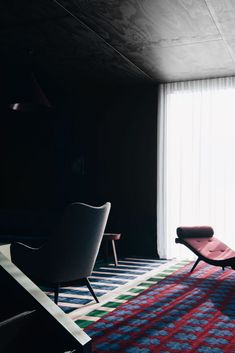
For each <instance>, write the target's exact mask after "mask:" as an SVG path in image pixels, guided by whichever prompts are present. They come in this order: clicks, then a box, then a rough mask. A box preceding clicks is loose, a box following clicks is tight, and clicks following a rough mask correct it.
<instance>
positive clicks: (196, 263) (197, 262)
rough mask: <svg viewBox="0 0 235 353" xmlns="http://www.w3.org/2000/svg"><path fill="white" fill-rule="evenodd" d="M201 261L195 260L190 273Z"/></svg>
mask: <svg viewBox="0 0 235 353" xmlns="http://www.w3.org/2000/svg"><path fill="white" fill-rule="evenodd" d="M200 261H201V259H199V258H198V259H197V260H196V262H195V264H194V265H193V267H192V268H191V270H190V272H193V270H194V269H195V267H196V266H197V265H198V264H199V262H200Z"/></svg>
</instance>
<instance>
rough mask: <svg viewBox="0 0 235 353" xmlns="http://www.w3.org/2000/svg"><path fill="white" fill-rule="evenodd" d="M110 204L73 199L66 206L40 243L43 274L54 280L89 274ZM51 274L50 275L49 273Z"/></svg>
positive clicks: (96, 253)
mask: <svg viewBox="0 0 235 353" xmlns="http://www.w3.org/2000/svg"><path fill="white" fill-rule="evenodd" d="M110 207H111V204H110V203H109V202H107V203H105V204H104V205H103V206H100V207H95V206H90V205H87V204H85V203H79V202H75V203H72V204H70V205H68V206H67V208H66V210H65V213H64V216H63V217H62V219H61V223H60V225H59V226H58V228H57V229H56V231H55V232H54V234H53V236H52V237H51V238H50V240H49V241H48V243H47V244H45V245H44V247H43V249H42V252H41V255H42V261H43V257H44V258H45V259H46V258H47V259H48V258H49V259H50V260H49V264H48V268H47V272H48V273H47V276H48V277H51V278H53V279H54V280H56V281H58V282H66V281H68V282H69V281H72V280H76V279H79V278H84V277H89V276H90V275H91V272H92V270H93V267H94V265H95V261H96V258H97V255H98V251H99V248H100V244H101V241H102V237H103V234H104V231H105V227H106V223H107V220H108V216H109V212H110ZM50 273H51V274H50Z"/></svg>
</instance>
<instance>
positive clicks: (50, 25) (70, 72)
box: [0, 0, 235, 92]
mask: <svg viewBox="0 0 235 353" xmlns="http://www.w3.org/2000/svg"><path fill="white" fill-rule="evenodd" d="M0 60H1V61H2V67H4V65H6V64H7V65H8V66H9V67H11V66H12V65H13V66H17V67H19V68H20V67H21V66H24V67H26V66H28V67H30V69H32V70H34V71H36V72H39V73H43V75H44V77H46V78H47V79H48V84H50V82H49V80H53V81H55V84H54V87H56V86H58V87H62V86H65V88H66V87H67V90H68V92H69V91H71V90H73V89H74V87H76V85H77V82H78V81H80V80H81V81H86V80H87V81H91V82H93V81H96V82H97V81H98V83H99V82H100V83H101V82H113V83H114V84H115V83H117V82H118V83H125V82H126V83H129V82H132V83H136V82H137V81H141V82H150V83H152V82H169V81H176V80H177V81H178V80H187V79H199V78H204V77H218V76H227V75H235V1H234V0H109V1H107V0H41V1H36V0H32V1H26V0H22V1H16V0H4V1H1V4H0Z"/></svg>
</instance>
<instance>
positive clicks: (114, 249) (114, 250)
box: [112, 240, 118, 266]
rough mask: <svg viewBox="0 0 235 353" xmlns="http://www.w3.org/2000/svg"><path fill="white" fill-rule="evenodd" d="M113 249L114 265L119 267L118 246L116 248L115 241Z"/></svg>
mask: <svg viewBox="0 0 235 353" xmlns="http://www.w3.org/2000/svg"><path fill="white" fill-rule="evenodd" d="M112 248H113V259H114V263H115V266H117V265H118V260H117V252H116V246H115V241H114V240H112Z"/></svg>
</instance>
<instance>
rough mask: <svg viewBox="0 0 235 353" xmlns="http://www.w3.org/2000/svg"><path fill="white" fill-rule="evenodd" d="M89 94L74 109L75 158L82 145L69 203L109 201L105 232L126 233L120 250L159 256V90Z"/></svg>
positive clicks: (135, 88)
mask: <svg viewBox="0 0 235 353" xmlns="http://www.w3.org/2000/svg"><path fill="white" fill-rule="evenodd" d="M88 96H89V99H88V101H87V98H85V97H84V98H83V99H80V101H81V104H78V105H79V108H76V107H74V110H76V111H77V118H78V119H77V126H76V128H75V125H76V124H75V125H74V127H73V133H74V134H75V135H76V136H77V138H73V140H74V141H75V145H74V149H73V154H74V155H75V156H76V148H77V147H78V145H79V144H80V147H79V148H78V149H77V157H76V158H75V163H73V164H74V165H73V172H72V173H71V179H70V181H69V182H68V185H69V199H70V201H73V200H78V199H83V200H84V201H85V202H89V203H91V204H94V205H100V204H102V203H104V202H106V201H110V202H111V203H112V208H111V213H110V216H109V221H108V225H107V228H106V229H107V231H110V232H121V233H122V238H121V240H120V241H119V242H118V243H117V247H118V251H119V252H120V253H122V254H126V255H136V256H138V255H146V256H151V255H156V254H157V245H156V153H157V140H156V136H157V88H156V86H139V87H138V86H127V87H116V88H110V87H109V88H108V89H107V88H102V89H96V90H95V92H93V93H92V92H90V94H89V95H88ZM80 98H81V96H80ZM82 106H83V108H82ZM79 110H80V112H79ZM72 114H73V113H72ZM80 114H82V115H83V118H82V117H81V116H80ZM81 131H82V133H81ZM81 145H82V146H83V148H82V147H81ZM79 149H80V152H81V153H80V155H79ZM76 167H77V169H76ZM81 186H82V187H81Z"/></svg>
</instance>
